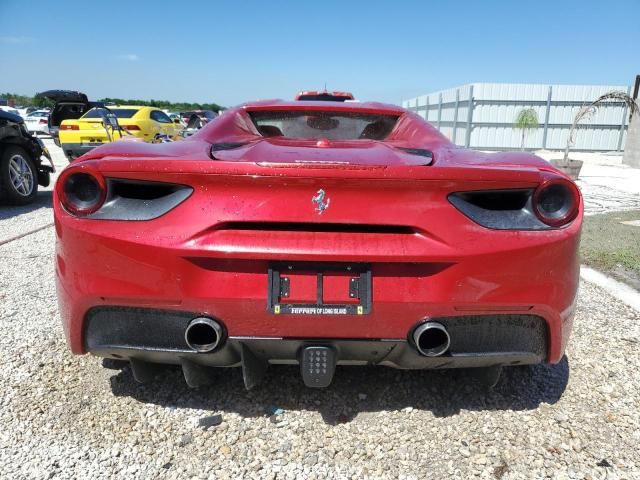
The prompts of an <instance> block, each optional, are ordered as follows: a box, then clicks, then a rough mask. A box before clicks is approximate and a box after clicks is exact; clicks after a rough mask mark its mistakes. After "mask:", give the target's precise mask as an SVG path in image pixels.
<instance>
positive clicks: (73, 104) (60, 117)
mask: <svg viewBox="0 0 640 480" xmlns="http://www.w3.org/2000/svg"><path fill="white" fill-rule="evenodd" d="M36 97H44V98H48V99H49V100H51V101H53V102H55V105H54V106H53V108H52V109H51V112H50V113H49V134H50V135H51V137H53V141H54V142H55V144H56V145H58V146H60V141H59V139H58V131H59V129H60V124H61V123H62V122H63V121H64V120H67V119H76V118H80V117H81V116H82V115H84V114H85V113H86V112H87V111H89V110H91V109H92V108H94V107H99V106H103V105H104V104H103V103H102V102H90V101H89V99H88V98H87V96H86V95H85V94H84V93H82V92H76V91H72V90H47V91H46V92H42V93H38V94H37V95H36Z"/></svg>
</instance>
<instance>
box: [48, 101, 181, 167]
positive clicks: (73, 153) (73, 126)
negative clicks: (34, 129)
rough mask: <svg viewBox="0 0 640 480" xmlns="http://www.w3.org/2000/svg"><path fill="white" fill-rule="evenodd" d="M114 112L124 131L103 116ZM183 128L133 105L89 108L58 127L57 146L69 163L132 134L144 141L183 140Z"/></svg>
mask: <svg viewBox="0 0 640 480" xmlns="http://www.w3.org/2000/svg"><path fill="white" fill-rule="evenodd" d="M109 111H111V112H113V113H114V114H115V116H116V117H117V118H118V124H119V126H120V128H121V129H122V130H123V131H122V132H120V131H119V130H118V128H114V127H112V126H111V125H110V124H109V122H108V121H107V120H106V119H105V113H108V112H109ZM181 132H182V125H180V123H179V122H178V123H174V121H172V120H171V119H170V118H169V116H168V115H167V114H166V113H164V112H163V111H162V110H159V109H157V108H155V107H139V106H135V105H122V106H110V107H108V109H105V108H92V109H91V110H89V111H88V112H87V113H85V114H84V115H83V116H82V117H80V118H78V119H77V120H64V121H63V122H62V123H61V124H60V132H59V137H60V147H62V150H63V151H64V154H65V156H66V157H67V158H68V159H69V161H71V160H73V159H75V158H78V157H79V156H81V155H83V154H84V153H87V152H88V151H89V150H92V149H94V148H96V147H99V146H100V145H103V144H105V143H109V142H111V141H114V140H118V139H120V138H122V137H126V136H129V135H133V136H135V137H137V138H139V139H141V140H144V141H145V142H158V141H160V139H161V138H162V137H164V136H167V137H169V138H171V139H172V140H178V139H179V138H182V137H181V135H180V133H181Z"/></svg>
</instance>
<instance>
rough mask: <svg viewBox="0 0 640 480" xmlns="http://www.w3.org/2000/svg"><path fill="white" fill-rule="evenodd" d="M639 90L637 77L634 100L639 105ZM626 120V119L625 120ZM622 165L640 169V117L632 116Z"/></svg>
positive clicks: (639, 82) (639, 81)
mask: <svg viewBox="0 0 640 480" xmlns="http://www.w3.org/2000/svg"><path fill="white" fill-rule="evenodd" d="M638 90H640V75H636V83H635V86H634V87H633V100H634V101H635V102H636V103H638ZM625 120H626V119H625ZM622 163H624V164H625V165H629V166H630V167H634V168H640V115H638V114H636V115H633V114H631V117H630V118H629V129H628V130H627V141H626V142H625V147H624V154H623V155H622Z"/></svg>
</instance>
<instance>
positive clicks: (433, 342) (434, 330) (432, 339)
mask: <svg viewBox="0 0 640 480" xmlns="http://www.w3.org/2000/svg"><path fill="white" fill-rule="evenodd" d="M413 343H414V345H415V346H416V348H417V349H418V352H420V354H422V355H424V356H425V357H438V356H440V355H442V354H443V353H445V352H446V351H447V350H449V345H450V344H451V338H450V337H449V332H447V329H446V328H445V326H444V325H442V324H441V323H438V322H425V323H423V324H421V325H418V327H417V328H416V329H415V330H414V331H413Z"/></svg>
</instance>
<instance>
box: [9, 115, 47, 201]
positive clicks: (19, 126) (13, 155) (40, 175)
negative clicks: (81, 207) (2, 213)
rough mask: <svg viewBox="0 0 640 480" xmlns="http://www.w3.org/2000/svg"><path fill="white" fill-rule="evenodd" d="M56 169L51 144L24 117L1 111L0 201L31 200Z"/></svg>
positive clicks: (45, 184) (44, 185)
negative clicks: (30, 129) (37, 135)
mask: <svg viewBox="0 0 640 480" xmlns="http://www.w3.org/2000/svg"><path fill="white" fill-rule="evenodd" d="M42 156H44V157H46V158H47V159H48V162H47V163H48V164H47V163H43V161H42ZM53 172H55V168H54V166H53V162H52V161H51V156H50V155H49V151H48V150H47V147H45V146H44V144H43V143H42V141H41V140H40V139H38V138H34V137H33V136H32V135H31V134H30V133H29V132H28V131H27V128H26V127H25V125H24V121H23V120H22V117H20V116H18V115H14V114H12V113H9V112H5V111H4V110H0V203H8V204H11V205H25V204H27V203H30V202H31V201H33V200H34V199H35V197H36V195H37V194H38V185H42V186H43V187H46V186H48V185H49V182H50V181H51V173H53Z"/></svg>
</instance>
